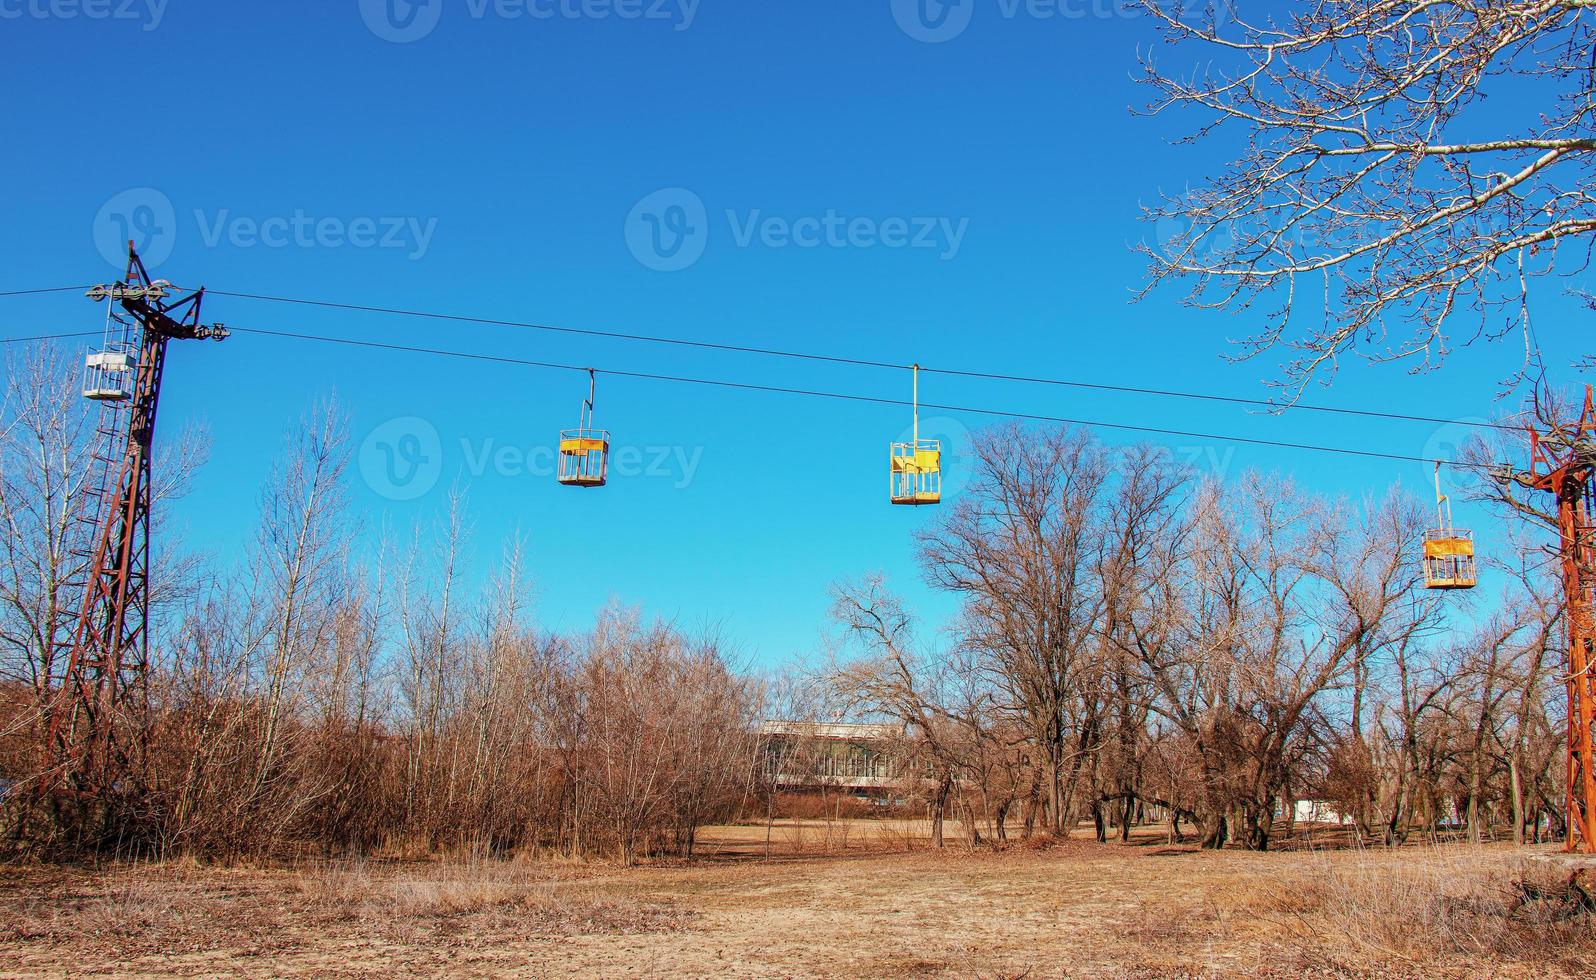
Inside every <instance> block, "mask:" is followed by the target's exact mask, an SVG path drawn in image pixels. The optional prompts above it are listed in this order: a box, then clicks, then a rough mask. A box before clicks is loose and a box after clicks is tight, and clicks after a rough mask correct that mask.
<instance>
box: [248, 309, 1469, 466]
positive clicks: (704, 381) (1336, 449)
mask: <svg viewBox="0 0 1596 980" xmlns="http://www.w3.org/2000/svg"><path fill="white" fill-rule="evenodd" d="M231 329H232V330H233V331H234V332H235V333H240V334H255V335H259V336H264V337H277V338H282V339H289V340H303V341H310V342H315V343H326V344H337V345H342V346H348V347H363V348H368V349H375V350H389V351H401V352H405V353H412V354H429V355H433V356H437V357H449V358H456V359H460V360H470V361H482V362H488V363H493V364H508V365H514V366H518V367H533V368H545V369H549V370H558V371H578V372H583V373H587V372H590V371H594V370H597V371H598V372H599V373H601V374H607V375H612V376H614V377H620V378H638V379H643V380H648V381H663V382H669V383H674V384H692V385H703V386H707V387H714V388H726V389H735V390H740V391H762V392H769V393H773V394H783V395H799V396H806V397H811V398H829V399H833V400H837V401H849V402H864V403H867V404H873V405H909V404H910V402H908V401H906V400H903V399H899V398H883V397H879V396H875V395H856V394H851V393H847V392H837V391H823V390H818V389H813V388H792V387H784V386H778V385H765V384H755V383H752V382H745V381H727V380H723V379H714V378H694V377H686V376H682V375H672V374H659V373H654V372H648V371H626V370H615V369H611V368H595V367H594V366H593V365H590V364H563V363H559V362H555V361H534V360H528V359H525V358H518V357H506V356H503V355H498V354H474V353H469V352H466V351H454V350H445V349H442V348H436V347H419V346H415V345H411V344H393V343H384V342H381V341H374V340H354V339H352V338H347V337H329V336H326V335H324V334H311V333H300V332H294V331H287V330H268V329H264V328H257V327H233V328H231ZM920 407H921V408H932V409H938V410H941V411H945V412H959V413H965V414H971V415H988V416H996V417H999V418H1009V419H1018V420H1021V421H1031V422H1054V423H1060V424H1065V425H1079V426H1083V427H1087V428H1096V429H1114V430H1118V431H1123V432H1136V433H1141V434H1144V435H1161V436H1179V437H1182V438H1189V439H1212V440H1215V441H1219V442H1234V443H1243V444H1246V445H1253V446H1268V447H1271V448H1276V449H1300V450H1304V451H1308V452H1322V453H1333V454H1337V455H1343V456H1357V457H1362V458H1367V459H1385V460H1396V461H1400V462H1414V463H1431V464H1434V463H1440V464H1442V465H1446V466H1453V467H1458V468H1460V469H1473V468H1476V467H1474V466H1471V465H1470V464H1466V463H1459V462H1455V461H1452V460H1438V459H1433V458H1429V457H1424V456H1411V455H1407V454H1404V453H1387V452H1378V451H1376V450H1372V449H1350V448H1346V447H1342V446H1321V445H1315V444H1312V443H1302V442H1290V441H1285V440H1278V439H1256V438H1252V437H1248V436H1232V435H1223V434H1219V433H1211V432H1192V431H1187V430H1183V429H1167V428H1159V427H1155V426H1145V425H1131V424H1128V423H1124V422H1103V421H1099V420H1094V419H1076V418H1067V417H1064V416H1058V415H1039V414H1034V413H1029V412H1012V411H1006V410H1001V409H993V408H981V407H974V406H968V405H943V404H932V403H927V402H921V403H920Z"/></svg>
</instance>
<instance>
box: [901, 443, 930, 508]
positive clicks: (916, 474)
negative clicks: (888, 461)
mask: <svg viewBox="0 0 1596 980" xmlns="http://www.w3.org/2000/svg"><path fill="white" fill-rule="evenodd" d="M892 502H893V503H895V504H902V505H905V506H909V507H919V506H922V505H925V504H940V503H941V502H942V443H940V442H938V441H937V440H935V439H917V440H915V441H914V442H895V443H893V444H892Z"/></svg>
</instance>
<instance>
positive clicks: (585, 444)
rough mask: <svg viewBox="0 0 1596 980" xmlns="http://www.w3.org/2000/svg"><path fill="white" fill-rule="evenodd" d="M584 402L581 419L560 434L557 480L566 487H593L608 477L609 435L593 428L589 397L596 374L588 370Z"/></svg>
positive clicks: (591, 404) (590, 397)
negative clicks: (579, 422) (578, 423)
mask: <svg viewBox="0 0 1596 980" xmlns="http://www.w3.org/2000/svg"><path fill="white" fill-rule="evenodd" d="M587 374H588V389H587V401H585V402H583V403H582V421H581V424H580V425H579V426H577V428H574V429H565V430H564V431H562V432H561V433H560V454H559V456H560V458H559V472H558V477H559V481H560V482H561V483H562V484H564V485H565V486H568V487H585V488H588V489H593V488H595V487H602V486H603V485H604V483H605V481H606V480H607V479H608V478H609V463H610V434H609V432H608V431H606V430H603V429H595V428H593V396H594V394H595V393H596V389H597V387H598V381H597V376H596V375H595V373H594V372H593V371H591V370H589V371H588V373H587Z"/></svg>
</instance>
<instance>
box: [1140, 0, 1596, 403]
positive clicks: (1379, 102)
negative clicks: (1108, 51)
mask: <svg viewBox="0 0 1596 980" xmlns="http://www.w3.org/2000/svg"><path fill="white" fill-rule="evenodd" d="M1140 5H1141V6H1142V7H1143V8H1144V9H1145V10H1147V11H1148V12H1149V13H1150V14H1151V15H1152V16H1153V17H1154V18H1155V19H1156V21H1157V22H1158V23H1159V25H1160V26H1161V28H1162V33H1163V39H1164V44H1163V45H1161V46H1155V47H1154V48H1153V49H1151V50H1150V51H1149V52H1148V54H1147V56H1146V58H1145V80H1146V81H1147V83H1148V84H1149V85H1151V86H1152V87H1153V88H1154V89H1156V90H1157V93H1158V95H1157V97H1156V98H1155V99H1154V100H1153V101H1152V102H1151V104H1150V105H1149V107H1148V112H1150V113H1152V114H1154V115H1159V116H1169V117H1175V118H1176V119H1178V120H1179V121H1181V122H1183V123H1189V124H1190V126H1191V132H1192V135H1190V136H1189V137H1187V138H1186V140H1184V142H1196V141H1199V140H1207V139H1220V138H1222V137H1223V136H1224V134H1231V135H1230V137H1229V138H1230V140H1231V143H1230V145H1232V146H1235V147H1236V148H1237V149H1238V151H1239V154H1240V155H1239V156H1238V157H1237V159H1236V160H1235V162H1234V163H1233V164H1231V165H1230V166H1229V167H1228V168H1226V169H1225V170H1223V171H1222V172H1221V173H1218V174H1216V175H1214V176H1213V177H1211V178H1210V179H1209V180H1207V181H1206V182H1204V183H1203V184H1201V185H1200V186H1198V187H1197V188H1195V189H1192V190H1189V191H1188V192H1186V193H1183V194H1175V195H1165V196H1164V197H1163V200H1162V201H1161V202H1160V203H1158V204H1156V205H1154V206H1152V207H1150V208H1148V209H1146V217H1147V218H1148V220H1150V221H1152V222H1154V223H1155V224H1156V226H1157V228H1158V236H1157V238H1158V241H1157V242H1155V243H1153V244H1149V245H1145V246H1143V248H1142V251H1143V252H1144V253H1145V254H1146V255H1147V257H1148V259H1149V262H1150V270H1149V281H1148V285H1147V287H1146V288H1147V289H1148V290H1150V289H1152V288H1154V287H1156V286H1158V285H1161V284H1163V283H1166V282H1170V281H1175V280H1182V281H1185V282H1186V283H1188V284H1189V286H1190V292H1189V293H1188V295H1187V301H1188V302H1189V303H1190V304H1191V305H1194V306H1199V307H1208V308H1225V309H1230V310H1240V309H1249V308H1251V307H1252V306H1253V305H1254V304H1255V303H1258V302H1260V301H1263V302H1265V303H1267V304H1269V306H1268V311H1267V312H1268V318H1269V326H1268V327H1267V329H1265V330H1263V331H1262V332H1261V333H1259V334H1257V335H1255V336H1252V337H1249V338H1247V339H1245V340H1244V341H1243V342H1242V345H1241V348H1240V350H1241V356H1242V357H1251V356H1254V355H1257V354H1260V353H1262V352H1264V351H1267V350H1270V349H1273V348H1276V347H1284V348H1285V349H1287V350H1289V351H1290V352H1291V357H1290V360H1289V361H1288V362H1287V363H1286V364H1285V366H1284V377H1283V378H1282V379H1280V382H1279V383H1281V384H1282V385H1283V386H1284V387H1285V389H1286V394H1287V396H1288V397H1289V398H1293V399H1294V398H1295V397H1297V396H1299V395H1300V394H1301V392H1302V390H1303V388H1304V386H1305V385H1307V384H1308V383H1309V382H1310V381H1312V380H1314V379H1315V378H1316V377H1319V376H1322V375H1329V374H1332V373H1333V372H1334V370H1335V369H1336V367H1337V366H1338V365H1339V363H1340V361H1341V359H1342V358H1343V357H1345V356H1347V355H1349V354H1356V355H1359V356H1362V357H1365V358H1369V359H1372V360H1406V361H1410V362H1412V363H1413V364H1414V366H1415V369H1419V368H1424V367H1430V366H1435V365H1437V364H1439V363H1440V362H1441V360H1442V359H1443V358H1444V357H1445V355H1446V353H1447V351H1448V349H1449V348H1450V347H1452V346H1454V345H1455V344H1457V343H1459V342H1463V343H1468V342H1471V341H1473V340H1475V339H1477V338H1479V337H1482V336H1485V337H1493V338H1494V337H1498V336H1501V335H1504V334H1506V333H1508V332H1515V333H1517V334H1519V336H1520V338H1521V344H1522V348H1523V354H1522V359H1521V361H1520V365H1521V370H1522V369H1530V368H1533V367H1535V366H1536V361H1537V353H1536V344H1535V340H1534V334H1533V330H1532V328H1531V325H1530V322H1529V317H1528V312H1527V310H1528V307H1527V302H1526V301H1527V294H1528V289H1529V285H1528V284H1529V282H1530V280H1531V279H1534V278H1537V277H1542V276H1546V275H1549V274H1552V273H1563V274H1566V273H1570V272H1575V271H1578V270H1580V269H1582V268H1583V267H1584V265H1585V264H1586V262H1587V261H1588V258H1589V250H1590V247H1591V242H1592V232H1596V209H1593V204H1596V186H1593V183H1592V169H1591V168H1592V160H1593V159H1596V130H1593V122H1596V101H1593V100H1592V96H1591V92H1592V88H1593V82H1592V79H1593V77H1596V75H1593V72H1596V68H1593V66H1592V63H1591V59H1590V49H1591V46H1592V43H1593V40H1596V35H1593V33H1592V23H1591V20H1590V11H1589V9H1588V8H1589V7H1590V4H1589V3H1588V2H1586V0H1464V2H1453V0H1446V2H1442V0H1418V2H1414V0H1311V2H1309V3H1305V4H1299V5H1293V8H1292V9H1291V10H1290V11H1289V12H1287V13H1283V14H1281V15H1278V16H1267V15H1265V16H1258V17H1250V16H1244V15H1243V11H1242V10H1241V9H1240V8H1241V6H1242V5H1241V4H1239V3H1236V2H1233V0H1222V2H1220V3H1218V4H1216V5H1211V6H1210V7H1209V9H1208V12H1207V14H1206V15H1198V16H1191V15H1189V14H1187V13H1186V12H1185V11H1184V10H1183V9H1182V8H1183V7H1184V6H1185V5H1183V4H1179V3H1175V2H1171V0H1140ZM1193 57H1196V58H1199V59H1201V61H1200V63H1199V64H1200V67H1198V68H1196V69H1194V70H1193V71H1192V72H1191V73H1189V74H1187V73H1177V72H1176V71H1172V70H1170V69H1168V68H1166V67H1165V64H1164V63H1163V61H1168V60H1172V59H1174V58H1180V59H1181V64H1182V65H1183V66H1184V65H1190V64H1191V63H1192V59H1193ZM1161 59H1162V60H1161ZM1497 92H1510V93H1511V95H1509V96H1508V97H1509V98H1510V99H1511V100H1512V102H1513V105H1514V106H1515V107H1522V111H1519V112H1517V113H1516V118H1515V117H1513V116H1510V117H1509V119H1508V120H1507V121H1506V122H1503V123H1500V124H1497V126H1498V128H1497V130H1496V131H1495V132H1485V133H1482V132H1481V131H1480V129H1479V124H1480V122H1481V119H1482V117H1481V116H1480V115H1479V114H1478V111H1477V110H1478V107H1479V106H1480V105H1481V103H1483V102H1484V100H1485V99H1486V98H1487V97H1488V96H1490V95H1491V94H1493V93H1497ZM1460 318H1461V319H1462V320H1463V326H1462V328H1461V330H1459V329H1457V328H1455V327H1454V324H1456V323H1457V322H1458V321H1459V319H1460ZM1388 331H1389V332H1388Z"/></svg>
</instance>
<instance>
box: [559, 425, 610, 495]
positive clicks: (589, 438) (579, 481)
mask: <svg viewBox="0 0 1596 980" xmlns="http://www.w3.org/2000/svg"><path fill="white" fill-rule="evenodd" d="M609 462H610V434H609V433H608V432H606V431H603V430H600V429H566V430H565V431H564V432H561V433H560V470H559V478H560V482H561V483H563V484H565V485H566V486H568V487H602V486H603V485H604V481H605V479H606V478H607V476H608V473H609Z"/></svg>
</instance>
